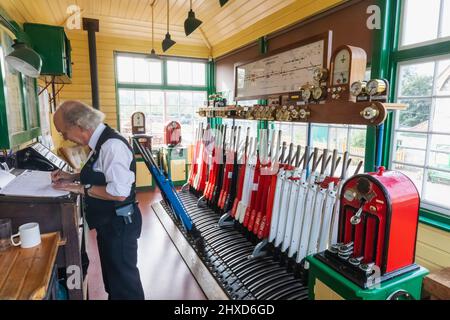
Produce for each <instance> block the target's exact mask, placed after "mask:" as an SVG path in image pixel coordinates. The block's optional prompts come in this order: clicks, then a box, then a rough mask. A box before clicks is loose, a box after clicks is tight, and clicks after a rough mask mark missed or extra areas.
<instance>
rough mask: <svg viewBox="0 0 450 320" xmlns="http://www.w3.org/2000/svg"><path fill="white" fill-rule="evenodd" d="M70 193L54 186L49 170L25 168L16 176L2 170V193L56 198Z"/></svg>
mask: <svg viewBox="0 0 450 320" xmlns="http://www.w3.org/2000/svg"><path fill="white" fill-rule="evenodd" d="M69 194H70V192H68V191H62V190H56V189H54V188H53V186H52V179H51V172H49V171H33V170H25V171H24V172H22V173H21V174H20V175H18V176H17V177H16V176H14V175H13V174H11V173H9V172H7V171H2V170H0V195H5V196H20V197H46V198H56V197H64V196H68V195H69Z"/></svg>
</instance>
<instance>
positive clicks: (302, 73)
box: [235, 31, 331, 100]
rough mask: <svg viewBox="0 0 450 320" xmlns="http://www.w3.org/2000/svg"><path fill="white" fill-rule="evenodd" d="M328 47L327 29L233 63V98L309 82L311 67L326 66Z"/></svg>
mask: <svg viewBox="0 0 450 320" xmlns="http://www.w3.org/2000/svg"><path fill="white" fill-rule="evenodd" d="M330 47H331V31H329V32H327V33H325V34H322V35H319V36H315V37H312V38H309V39H306V40H304V41H301V42H299V43H296V44H294V45H291V46H289V47H286V48H282V49H280V50H277V51H276V52H274V53H273V54H271V55H270V56H267V57H265V58H262V59H259V60H257V61H253V62H248V63H245V64H242V65H239V66H237V67H236V73H235V75H236V76H235V77H236V79H235V86H236V87H235V88H236V90H235V96H236V100H244V99H258V98H264V97H267V96H269V95H276V94H283V93H289V92H295V91H299V88H300V87H301V86H303V85H306V84H308V83H310V84H313V81H314V80H313V73H314V70H315V69H317V68H327V67H328V63H329V58H330Z"/></svg>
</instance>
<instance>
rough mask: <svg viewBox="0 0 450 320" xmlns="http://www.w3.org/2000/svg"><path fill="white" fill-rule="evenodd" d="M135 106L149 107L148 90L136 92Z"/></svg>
mask: <svg viewBox="0 0 450 320" xmlns="http://www.w3.org/2000/svg"><path fill="white" fill-rule="evenodd" d="M136 105H137V106H150V92H149V91H148V90H136Z"/></svg>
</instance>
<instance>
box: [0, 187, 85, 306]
mask: <svg viewBox="0 0 450 320" xmlns="http://www.w3.org/2000/svg"><path fill="white" fill-rule="evenodd" d="M0 218H10V219H11V221H12V229H13V233H15V232H16V231H17V229H18V227H19V226H20V225H22V224H24V223H28V222H37V223H39V229H40V231H41V233H50V232H59V233H60V235H61V239H62V240H63V241H64V242H65V245H64V246H61V248H60V250H58V254H57V257H56V264H57V265H58V268H64V269H66V270H67V267H69V266H77V267H78V268H79V271H80V276H81V277H82V276H83V274H82V270H83V266H82V263H81V240H82V234H83V233H82V227H81V225H82V223H83V219H82V214H81V206H80V197H79V196H74V195H72V196H70V197H64V198H37V197H35V198H33V197H13V196H0ZM72 268H73V267H72ZM72 274H73V271H72ZM82 280H84V279H82ZM81 283H82V284H83V285H81V287H80V288H74V289H70V290H68V295H69V299H70V300H83V298H84V295H83V292H85V291H86V290H85V289H84V282H83V281H81Z"/></svg>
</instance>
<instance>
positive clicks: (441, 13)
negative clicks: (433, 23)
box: [438, 0, 448, 39]
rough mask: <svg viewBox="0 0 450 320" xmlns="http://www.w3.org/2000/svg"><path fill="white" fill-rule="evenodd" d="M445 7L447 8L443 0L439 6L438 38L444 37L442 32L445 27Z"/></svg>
mask: <svg viewBox="0 0 450 320" xmlns="http://www.w3.org/2000/svg"><path fill="white" fill-rule="evenodd" d="M446 1H448V0H446ZM444 8H445V3H444V0H441V6H440V8H439V23H438V39H439V38H442V33H443V29H444Z"/></svg>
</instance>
